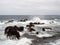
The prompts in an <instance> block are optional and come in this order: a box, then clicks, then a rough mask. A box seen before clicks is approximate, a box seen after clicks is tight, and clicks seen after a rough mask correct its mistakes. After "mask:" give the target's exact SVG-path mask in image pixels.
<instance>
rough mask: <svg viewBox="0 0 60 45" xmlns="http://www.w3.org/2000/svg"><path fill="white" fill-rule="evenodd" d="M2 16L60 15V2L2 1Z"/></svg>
mask: <svg viewBox="0 0 60 45" xmlns="http://www.w3.org/2000/svg"><path fill="white" fill-rule="evenodd" d="M0 15H60V0H0Z"/></svg>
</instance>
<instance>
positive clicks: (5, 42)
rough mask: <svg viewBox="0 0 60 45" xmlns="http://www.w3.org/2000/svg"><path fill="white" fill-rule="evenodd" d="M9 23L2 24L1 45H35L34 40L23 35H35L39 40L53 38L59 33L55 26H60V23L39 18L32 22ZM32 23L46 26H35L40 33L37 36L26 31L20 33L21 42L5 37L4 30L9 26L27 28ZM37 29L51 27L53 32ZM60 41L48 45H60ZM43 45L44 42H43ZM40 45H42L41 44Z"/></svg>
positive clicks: (0, 30) (0, 27)
mask: <svg viewBox="0 0 60 45" xmlns="http://www.w3.org/2000/svg"><path fill="white" fill-rule="evenodd" d="M6 22H7V21H4V22H0V45H31V44H33V42H32V40H34V39H30V38H27V37H23V35H24V34H25V33H27V34H29V35H34V36H36V37H38V38H43V37H52V36H53V35H55V32H56V31H57V32H59V31H58V30H59V29H58V28H57V30H56V31H54V30H55V28H54V27H55V26H60V24H59V23H60V22H56V21H55V20H41V19H40V18H38V17H34V18H33V19H32V20H29V21H26V22H18V21H13V22H12V23H6ZM30 22H41V23H45V24H44V25H35V27H36V28H35V29H36V30H37V31H39V34H38V35H37V34H35V32H32V33H30V32H28V31H26V29H25V32H20V34H21V36H22V38H21V39H20V40H10V39H7V38H6V36H5V35H4V29H5V28H6V27H7V26H14V25H17V26H18V27H19V26H24V27H26V25H27V24H29V23H30ZM37 27H39V28H41V27H51V28H53V31H50V32H49V31H45V32H43V31H41V29H38V28H37ZM53 32H54V33H53ZM59 42H60V39H58V40H55V41H54V42H49V43H47V44H46V45H59V44H60V43H59ZM42 43H43V42H42ZM38 45H41V44H40V43H39V44H38Z"/></svg>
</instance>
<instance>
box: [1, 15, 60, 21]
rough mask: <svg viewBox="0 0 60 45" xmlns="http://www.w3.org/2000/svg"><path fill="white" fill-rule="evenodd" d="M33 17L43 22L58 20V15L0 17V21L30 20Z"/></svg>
mask: <svg viewBox="0 0 60 45" xmlns="http://www.w3.org/2000/svg"><path fill="white" fill-rule="evenodd" d="M33 17H39V18H40V19H44V20H54V19H60V15H0V21H3V20H10V19H14V20H19V19H32V18H33Z"/></svg>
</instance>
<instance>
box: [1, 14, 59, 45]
mask: <svg viewBox="0 0 60 45" xmlns="http://www.w3.org/2000/svg"><path fill="white" fill-rule="evenodd" d="M11 19H14V20H20V19H28V20H32V21H34V20H35V21H40V20H43V22H45V23H46V25H48V26H50V27H53V29H54V30H56V31H53V32H52V31H47V32H43V31H40V27H42V25H40V27H36V28H35V29H37V30H39V31H40V33H39V34H38V35H36V36H35V35H28V34H25V35H24V37H21V38H20V39H19V40H10V39H7V38H6V36H5V35H4V29H5V27H6V26H9V25H14V24H16V25H19V24H20V23H18V22H13V23H14V24H12V23H11V24H5V21H7V20H11ZM51 21H54V23H52V24H49V22H51ZM26 23H27V22H26ZM23 25H24V23H23ZM36 26H39V25H36ZM44 26H45V25H44ZM48 26H47V27H48ZM59 31H60V16H59V15H33V16H32V15H0V45H60V43H59V42H60V32H59ZM56 32H58V33H59V34H58V35H57V34H56V35H55V37H52V36H53V34H55V33H56ZM50 36H51V38H50ZM43 37H48V38H43Z"/></svg>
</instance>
